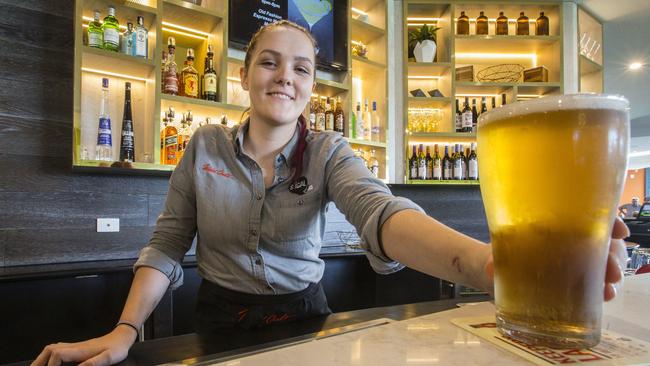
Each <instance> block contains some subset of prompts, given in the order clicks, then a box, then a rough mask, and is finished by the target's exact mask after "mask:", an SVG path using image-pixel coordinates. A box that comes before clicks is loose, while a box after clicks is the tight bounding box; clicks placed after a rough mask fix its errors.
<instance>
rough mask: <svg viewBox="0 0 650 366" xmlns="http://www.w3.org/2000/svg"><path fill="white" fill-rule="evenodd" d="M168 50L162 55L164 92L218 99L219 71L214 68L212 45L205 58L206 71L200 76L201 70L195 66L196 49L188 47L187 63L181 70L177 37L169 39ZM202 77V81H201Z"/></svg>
mask: <svg viewBox="0 0 650 366" xmlns="http://www.w3.org/2000/svg"><path fill="white" fill-rule="evenodd" d="M167 50H168V52H165V51H163V56H162V92H163V93H165V94H171V95H180V96H184V97H188V98H199V96H200V97H201V98H202V99H205V100H211V101H214V102H216V101H217V92H218V88H217V85H218V82H217V80H218V79H217V72H216V71H215V69H214V52H213V50H212V45H208V52H207V55H206V57H205V60H204V65H205V67H204V72H203V75H201V76H200V77H199V72H198V71H197V70H196V68H195V67H194V49H193V48H188V49H187V57H186V60H185V65H184V67H183V69H182V70H181V72H180V73H179V72H178V66H177V64H176V60H175V56H174V54H175V51H176V39H175V38H174V37H169V38H168V39H167ZM199 79H200V81H201V82H200V83H199Z"/></svg>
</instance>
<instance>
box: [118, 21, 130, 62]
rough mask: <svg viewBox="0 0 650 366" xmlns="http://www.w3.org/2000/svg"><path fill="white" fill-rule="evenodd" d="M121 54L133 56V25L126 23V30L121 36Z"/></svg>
mask: <svg viewBox="0 0 650 366" xmlns="http://www.w3.org/2000/svg"><path fill="white" fill-rule="evenodd" d="M120 38H121V41H120V52H122V53H123V54H125V55H129V56H131V55H133V23H131V22H128V23H126V30H125V31H124V33H122V34H120Z"/></svg>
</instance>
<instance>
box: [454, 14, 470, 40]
mask: <svg viewBox="0 0 650 366" xmlns="http://www.w3.org/2000/svg"><path fill="white" fill-rule="evenodd" d="M456 34H469V17H468V16H467V15H465V12H464V11H461V12H460V16H459V17H458V20H457V21H456Z"/></svg>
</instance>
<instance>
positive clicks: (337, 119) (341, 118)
mask: <svg viewBox="0 0 650 366" xmlns="http://www.w3.org/2000/svg"><path fill="white" fill-rule="evenodd" d="M344 129H345V115H344V114H343V105H342V104H341V97H336V110H335V111H334V131H336V132H338V133H340V134H341V136H343V133H344Z"/></svg>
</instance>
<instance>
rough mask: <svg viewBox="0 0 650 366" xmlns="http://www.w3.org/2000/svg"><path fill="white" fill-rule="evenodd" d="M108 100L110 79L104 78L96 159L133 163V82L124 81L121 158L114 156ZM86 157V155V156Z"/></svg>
mask: <svg viewBox="0 0 650 366" xmlns="http://www.w3.org/2000/svg"><path fill="white" fill-rule="evenodd" d="M108 100H109V96H108V79H107V78H103V79H102V100H101V104H100V107H99V126H98V128H97V146H96V147H95V160H101V161H115V160H118V161H120V162H125V163H132V162H134V161H135V136H134V135H133V116H132V111H131V83H129V82H126V83H124V114H123V115H122V131H121V133H120V156H119V159H115V158H114V157H113V132H112V129H111V116H110V114H109V107H108ZM84 155H86V154H84ZM85 158H86V156H84V159H85Z"/></svg>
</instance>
